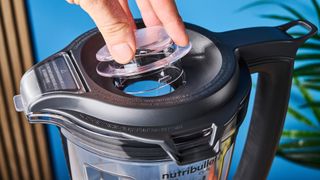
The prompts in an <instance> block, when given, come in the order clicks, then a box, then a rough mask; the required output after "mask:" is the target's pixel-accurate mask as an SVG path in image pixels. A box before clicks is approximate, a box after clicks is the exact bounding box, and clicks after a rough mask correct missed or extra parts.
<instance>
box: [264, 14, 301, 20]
mask: <svg viewBox="0 0 320 180" xmlns="http://www.w3.org/2000/svg"><path fill="white" fill-rule="evenodd" d="M260 17H262V18H266V19H274V20H280V21H294V20H295V19H294V18H292V17H289V16H279V15H272V14H265V15H260Z"/></svg>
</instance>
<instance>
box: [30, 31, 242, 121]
mask: <svg viewBox="0 0 320 180" xmlns="http://www.w3.org/2000/svg"><path fill="white" fill-rule="evenodd" d="M187 28H189V29H187V33H188V35H189V37H190V43H191V44H192V48H191V50H190V51H189V53H187V54H186V55H185V56H184V57H182V58H181V59H180V60H178V61H177V60H175V61H176V62H177V67H179V68H180V69H182V70H183V72H184V77H183V80H182V81H177V82H176V83H173V84H172V86H173V87H174V88H175V90H174V91H173V92H171V93H169V94H165V95H161V96H156V97H136V96H133V95H130V94H126V93H125V92H123V91H122V90H121V89H119V88H118V87H116V81H115V78H114V77H104V76H101V75H100V74H98V72H97V66H98V65H99V63H101V61H99V60H97V52H98V51H99V50H100V49H101V48H103V47H104V45H105V43H104V40H103V38H102V36H101V34H100V33H99V32H98V31H97V30H93V31H90V32H88V33H86V34H84V35H82V36H80V37H79V38H78V39H76V40H75V41H74V42H73V43H72V44H71V45H70V46H68V47H67V48H66V49H65V50H64V51H65V52H68V53H64V54H63V56H64V58H65V59H67V60H68V62H69V61H70V64H72V66H74V71H76V74H77V75H78V76H79V78H77V81H78V85H79V86H80V89H81V92H80V91H79V92H77V93H65V92H63V91H60V92H58V93H52V94H47V95H46V98H45V99H42V100H44V101H42V100H40V101H38V102H37V103H36V104H33V106H32V107H30V108H31V109H29V110H30V111H33V112H36V111H39V110H42V109H46V108H49V109H65V110H71V111H75V112H85V113H86V114H87V115H90V116H92V117H96V118H97V119H101V120H102V121H107V122H110V123H116V124H120V125H128V126H130V125H132V126H143V127H144V126H168V125H173V124H179V123H182V122H187V121H189V120H192V119H195V118H198V117H201V116H203V115H204V114H206V113H208V112H210V113H211V112H214V111H216V110H220V109H221V106H222V105H225V104H230V107H229V109H228V111H229V112H230V113H228V114H229V115H228V118H229V117H231V116H232V115H233V113H234V112H236V111H237V106H238V105H239V104H240V103H241V101H242V99H243V98H244V96H246V91H244V92H243V93H242V95H241V97H239V99H238V100H237V102H236V101H235V104H232V103H231V102H232V101H231V100H230V99H232V98H234V96H235V94H236V93H237V92H236V91H237V88H238V86H239V83H238V82H239V73H240V71H239V64H238V62H237V61H238V60H236V57H235V55H234V49H231V48H229V47H226V46H224V45H223V44H222V43H220V42H219V41H217V40H216V39H215V38H214V34H213V33H211V32H210V31H208V30H205V29H202V28H200V27H197V26H193V25H190V26H189V27H187ZM187 49H188V48H187ZM60 54H61V53H60ZM58 56H59V55H58ZM52 58H55V57H52ZM59 58H60V57H59ZM106 62H110V61H106ZM154 62H156V61H154ZM154 62H151V63H154ZM43 63H45V62H43ZM38 65H39V66H41V65H42V63H40V64H38ZM68 65H69V63H68ZM69 66H70V65H69ZM170 73H171V72H170ZM143 75H144V74H143ZM139 78H140V77H138V78H136V77H134V78H133V79H134V80H133V82H134V81H135V80H136V79H139ZM245 89H247V88H245ZM47 101H50V102H47ZM128 114H130V115H128ZM173 117H174V118H173Z"/></svg>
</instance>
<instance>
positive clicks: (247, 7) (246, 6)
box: [238, 1, 305, 19]
mask: <svg viewBox="0 0 320 180" xmlns="http://www.w3.org/2000/svg"><path fill="white" fill-rule="evenodd" d="M266 4H273V5H277V6H280V7H281V8H283V9H285V10H286V11H288V12H290V14H291V15H293V16H294V17H295V18H297V19H305V18H304V17H303V15H302V14H300V13H299V12H298V11H296V10H295V9H293V8H292V7H290V6H288V5H286V4H283V3H279V2H275V1H257V2H253V3H249V4H247V5H245V6H243V7H242V8H240V9H239V10H238V11H243V10H246V9H249V8H253V7H256V6H261V5H266Z"/></svg>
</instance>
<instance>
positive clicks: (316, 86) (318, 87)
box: [303, 83, 320, 91]
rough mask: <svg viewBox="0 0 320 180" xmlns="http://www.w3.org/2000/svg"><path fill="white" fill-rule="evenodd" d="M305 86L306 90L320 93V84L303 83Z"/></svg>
mask: <svg viewBox="0 0 320 180" xmlns="http://www.w3.org/2000/svg"><path fill="white" fill-rule="evenodd" d="M303 86H304V87H305V88H308V89H313V90H316V91H320V84H310V83H303Z"/></svg>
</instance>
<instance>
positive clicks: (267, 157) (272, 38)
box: [218, 20, 317, 180]
mask: <svg viewBox="0 0 320 180" xmlns="http://www.w3.org/2000/svg"><path fill="white" fill-rule="evenodd" d="M296 25H302V26H303V27H305V28H307V29H308V30H309V32H308V33H307V34H306V35H304V36H302V37H299V38H293V37H291V36H290V35H289V34H288V33H287V30H288V29H290V28H292V27H294V26H296ZM316 32H317V28H316V27H315V26H314V25H313V24H311V23H310V22H307V21H301V20H298V21H293V22H290V23H288V24H284V25H282V26H278V27H258V28H248V29H242V30H236V31H229V32H225V33H221V34H219V35H218V37H219V39H220V40H221V41H222V42H226V43H227V44H228V45H229V46H232V47H234V49H235V52H236V54H237V55H239V58H240V59H241V60H244V61H245V62H246V63H247V64H248V67H249V70H250V72H251V73H258V84H257V91H256V95H255V104H254V109H253V115H252V119H251V124H250V128H249V131H248V136H247V141H246V145H245V148H244V151H243V154H242V157H241V161H240V164H239V166H238V169H237V172H236V174H235V176H234V178H235V179H246V180H251V179H252V180H255V179H266V177H267V175H268V172H269V169H270V167H271V164H272V161H273V158H274V156H275V152H276V147H277V144H278V142H279V139H280V136H281V133H282V128H283V124H284V120H285V117H286V112H287V107H288V101H289V97H290V90H291V82H292V73H293V64H294V57H295V55H296V52H297V49H298V47H299V46H300V45H301V44H303V43H304V42H305V41H306V40H307V39H308V38H309V37H311V36H312V35H314V34H315V33H316Z"/></svg>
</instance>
